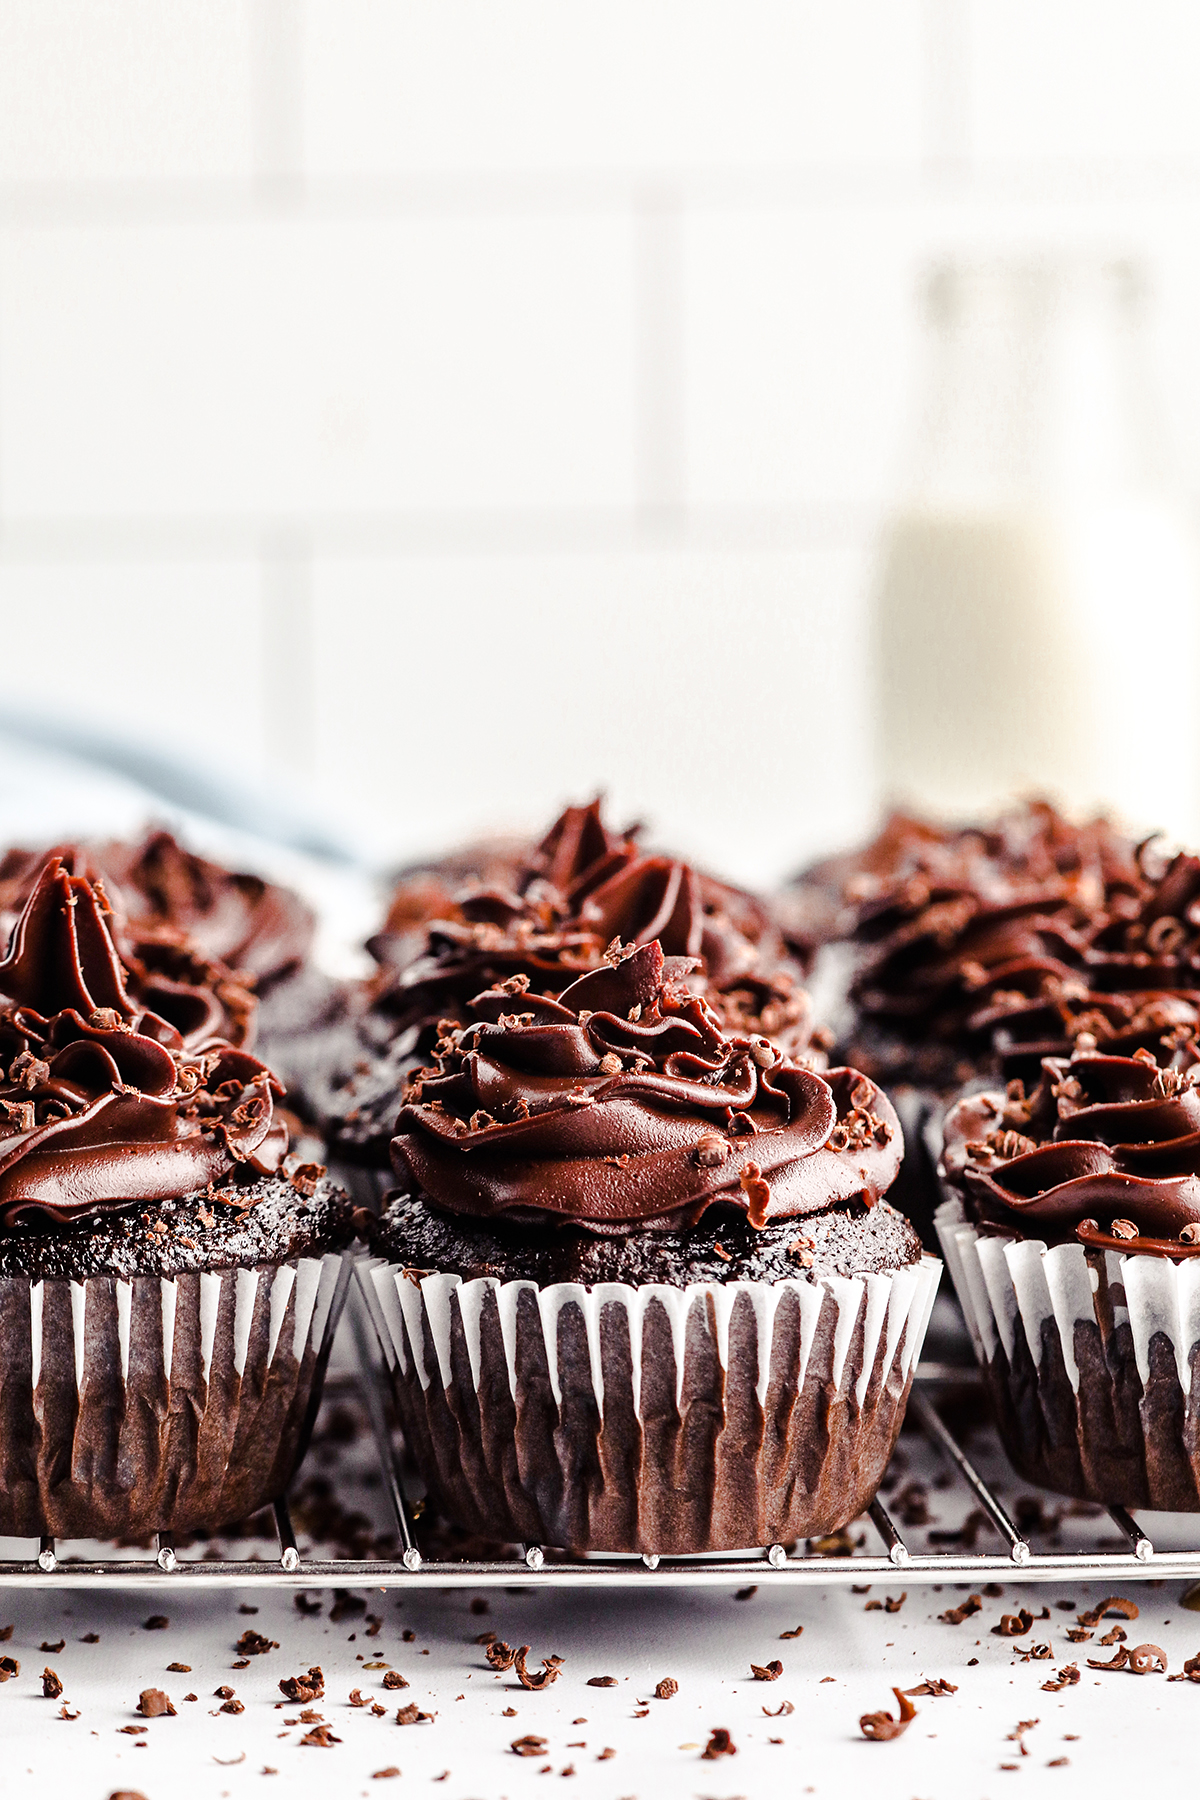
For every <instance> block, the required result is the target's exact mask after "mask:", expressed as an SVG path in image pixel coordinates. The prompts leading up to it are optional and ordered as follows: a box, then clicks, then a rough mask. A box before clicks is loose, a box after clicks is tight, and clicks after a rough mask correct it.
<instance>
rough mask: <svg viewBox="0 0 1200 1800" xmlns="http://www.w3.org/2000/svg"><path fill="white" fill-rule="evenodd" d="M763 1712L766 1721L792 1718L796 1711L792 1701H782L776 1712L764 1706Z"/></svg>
mask: <svg viewBox="0 0 1200 1800" xmlns="http://www.w3.org/2000/svg"><path fill="white" fill-rule="evenodd" d="M762 1710H763V1718H764V1719H786V1718H788V1717H790V1715H791V1714H792V1713H794V1712H795V1710H796V1709H795V1707H794V1706H793V1705H792V1703H791V1701H790V1700H781V1701H780V1703H779V1705H778V1706H777V1707H776V1708H775V1710H774V1711H772V1710H771V1708H770V1707H769V1706H764V1707H763V1709H762Z"/></svg>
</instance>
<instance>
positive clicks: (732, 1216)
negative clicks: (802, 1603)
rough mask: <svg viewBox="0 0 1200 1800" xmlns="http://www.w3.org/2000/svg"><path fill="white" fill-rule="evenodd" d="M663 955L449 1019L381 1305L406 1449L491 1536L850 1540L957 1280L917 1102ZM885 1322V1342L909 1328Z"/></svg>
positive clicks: (393, 1223) (383, 1243) (413, 1134)
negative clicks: (732, 1008) (944, 1258)
mask: <svg viewBox="0 0 1200 1800" xmlns="http://www.w3.org/2000/svg"><path fill="white" fill-rule="evenodd" d="M694 972H695V971H694V965H693V963H692V960H691V959H689V958H686V957H678V956H666V955H664V952H663V948H662V947H661V946H660V944H659V943H658V942H657V941H651V942H649V943H647V944H643V945H640V946H632V945H631V946H626V947H611V948H610V949H609V950H608V952H607V954H606V955H605V956H604V957H603V958H602V960H601V961H600V963H599V964H598V966H596V967H595V968H591V969H589V970H587V972H585V973H583V974H581V975H578V976H577V978H576V979H575V980H574V981H572V982H571V983H570V984H569V985H568V986H565V987H562V988H560V989H559V991H558V993H557V996H556V997H550V996H548V995H546V994H542V993H538V992H537V991H536V989H535V987H534V984H533V983H532V982H531V981H530V979H529V978H528V977H527V976H526V975H524V974H518V975H516V976H513V977H510V978H508V979H507V980H505V981H504V982H502V983H501V984H499V985H498V986H495V987H493V988H490V989H488V990H486V991H484V992H482V993H479V994H477V995H476V997H475V998H474V999H473V1000H472V1001H470V1002H469V1003H468V1004H467V1005H466V1007H465V1008H464V1009H463V1015H462V1017H461V1019H460V1020H459V1021H458V1022H453V1023H452V1022H450V1021H446V1022H445V1023H444V1024H443V1027H442V1030H441V1033H440V1036H439V1039H438V1043H437V1047H436V1056H435V1065H434V1066H433V1067H431V1068H429V1069H427V1070H425V1071H424V1072H423V1073H422V1074H421V1075H420V1076H419V1077H418V1078H416V1079H415V1080H414V1082H413V1083H412V1084H411V1085H410V1088H409V1090H408V1093H407V1097H406V1103H405V1106H404V1108H403V1110H402V1112H401V1115H400V1119H399V1128H398V1131H397V1135H396V1138H395V1141H394V1144H393V1157H394V1161H395V1168H396V1174H397V1177H398V1178H399V1182H400V1186H401V1189H402V1193H403V1197H402V1198H399V1199H397V1200H395V1201H394V1202H393V1203H392V1204H391V1206H390V1207H389V1208H388V1210H387V1212H386V1214H385V1215H384V1217H383V1218H382V1219H381V1220H380V1221H378V1222H376V1223H375V1224H374V1225H373V1227H372V1231H373V1238H372V1247H373V1249H374V1250H375V1252H376V1254H377V1256H378V1257H379V1258H380V1259H381V1260H380V1261H379V1262H378V1263H376V1264H375V1265H374V1267H373V1269H372V1270H371V1271H369V1272H368V1273H366V1274H365V1277H364V1290H365V1292H366V1294H367V1296H368V1300H369V1302H370V1303H371V1305H372V1309H373V1311H374V1313H375V1317H376V1322H377V1325H378V1326H379V1327H380V1331H381V1337H382V1339H383V1341H384V1344H385V1348H388V1347H389V1346H390V1349H389V1355H390V1360H391V1363H392V1368H393V1376H394V1380H395V1389H396V1396H397V1404H398V1407H399V1409H400V1414H401V1417H402V1419H403V1422H404V1426H405V1432H406V1436H407V1439H408V1441H409V1443H410V1445H411V1446H412V1448H413V1450H414V1453H415V1455H416V1456H417V1459H418V1462H419V1464H420V1465H421V1467H422V1470H423V1472H424V1473H425V1475H426V1478H427V1480H428V1481H429V1483H430V1486H431V1489H432V1490H433V1491H434V1493H435V1495H436V1496H437V1498H438V1501H439V1503H440V1504H441V1505H442V1506H443V1507H444V1509H445V1510H446V1511H447V1513H448V1514H449V1515H450V1516H451V1517H453V1518H455V1519H456V1520H457V1521H458V1522H459V1523H461V1524H463V1525H465V1526H467V1527H468V1528H469V1529H471V1530H473V1531H477V1532H479V1533H481V1534H482V1535H484V1536H490V1537H493V1538H495V1537H500V1538H505V1539H508V1538H512V1537H526V1538H533V1539H534V1540H535V1541H548V1542H552V1543H561V1544H567V1545H569V1546H571V1547H573V1548H576V1549H609V1550H634V1549H638V1550H643V1551H647V1550H653V1551H655V1552H658V1553H663V1552H668V1553H669V1552H683V1551H692V1550H701V1549H715V1548H733V1547H741V1546H747V1545H751V1544H756V1543H762V1542H771V1541H774V1540H776V1539H778V1540H792V1539H795V1538H796V1537H799V1536H804V1535H811V1534H814V1533H818V1532H821V1531H825V1530H831V1529H834V1528H835V1527H836V1526H838V1525H840V1524H842V1523H844V1522H845V1521H846V1519H848V1518H851V1517H853V1516H854V1515H855V1514H856V1513H857V1512H858V1511H859V1510H861V1508H862V1506H864V1505H865V1504H866V1503H867V1501H868V1500H869V1499H870V1496H871V1494H872V1493H873V1492H874V1489H875V1487H876V1485H877V1484H878V1482H879V1480H880V1478H881V1477H882V1474H883V1471H884V1469H885V1467H886V1464H887V1460H888V1457H889V1455H890V1453H891V1448H892V1444H893V1442H894V1439H895V1435H896V1432H897V1431H898V1430H899V1426H900V1420H901V1417H902V1414H903V1408H904V1402H905V1399H906V1396H907V1392H908V1384H909V1380H910V1379H911V1371H912V1358H913V1357H914V1356H915V1353H916V1348H917V1345H918V1343H919V1340H920V1337H921V1335H922V1334H923V1331H924V1325H925V1320H926V1316H927V1313H928V1307H929V1305H931V1304H932V1294H933V1289H934V1287H935V1286H936V1268H937V1265H936V1264H931V1261H930V1259H928V1258H924V1259H923V1258H922V1255H921V1247H920V1243H919V1241H918V1239H917V1237H916V1234H915V1233H914V1232H913V1230H912V1228H911V1227H910V1226H909V1225H908V1224H907V1222H906V1221H905V1220H904V1219H903V1218H901V1216H900V1215H899V1214H897V1213H896V1212H895V1211H894V1210H893V1209H892V1208H891V1207H890V1206H888V1204H887V1202H886V1200H885V1199H884V1198H883V1196H884V1195H885V1193H886V1191H887V1189H888V1188H889V1186H890V1184H891V1183H892V1181H893V1180H894V1177H895V1173H896V1170H897V1168H898V1167H899V1163H900V1157H901V1153H902V1139H901V1133H900V1128H899V1124H898V1122H897V1119H896V1116H895V1113H894V1112H893V1110H892V1108H891V1106H890V1105H889V1103H888V1101H887V1099H886V1097H885V1096H884V1095H883V1094H882V1093H881V1092H880V1090H879V1089H878V1088H877V1087H876V1086H875V1084H874V1083H873V1082H871V1081H870V1080H869V1079H867V1078H866V1077H865V1076H862V1075H860V1074H858V1073H857V1072H856V1071H854V1070H852V1069H835V1070H831V1071H829V1072H828V1073H820V1072H818V1071H817V1070H814V1069H812V1068H810V1067H808V1066H805V1065H803V1064H801V1063H800V1062H797V1061H795V1060H793V1059H792V1058H790V1057H788V1056H787V1055H785V1053H784V1052H783V1051H782V1050H781V1049H780V1047H779V1046H778V1044H775V1043H773V1042H771V1041H770V1040H769V1039H768V1038H767V1037H765V1036H763V1035H762V1034H758V1033H755V1034H748V1033H744V1032H740V1031H738V1030H736V1029H734V1028H733V1027H731V1026H730V1025H728V1023H726V1022H725V1021H724V1020H723V1019H722V1017H721V1015H720V1013H719V1012H718V1010H717V1008H716V1007H715V1006H714V1005H713V1004H712V1003H711V1002H710V1001H709V999H708V998H707V997H706V995H705V994H704V993H699V994H698V993H694V992H692V991H691V990H690V989H689V987H688V985H687V981H688V979H689V977H690V975H691V974H692V973H694ZM885 1321H887V1329H886V1330H885V1329H884V1326H885Z"/></svg>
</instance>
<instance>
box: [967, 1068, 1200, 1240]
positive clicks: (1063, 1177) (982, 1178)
mask: <svg viewBox="0 0 1200 1800" xmlns="http://www.w3.org/2000/svg"><path fill="white" fill-rule="evenodd" d="M943 1166H944V1171H945V1175H946V1179H947V1181H949V1182H950V1183H951V1184H952V1185H953V1186H954V1187H956V1188H957V1189H959V1191H960V1192H961V1193H962V1194H963V1196H964V1198H965V1200H966V1203H967V1207H968V1210H969V1211H970V1212H971V1213H972V1214H973V1215H974V1216H975V1217H976V1218H977V1219H979V1220H980V1221H981V1222H982V1223H984V1225H985V1226H987V1227H989V1228H992V1229H999V1230H1002V1231H1010V1232H1012V1233H1014V1234H1015V1235H1018V1236H1021V1237H1031V1238H1039V1239H1043V1240H1044V1241H1046V1242H1048V1243H1052V1244H1060V1243H1068V1242H1072V1241H1078V1242H1080V1243H1082V1244H1085V1245H1087V1246H1089V1247H1092V1248H1097V1249H1105V1250H1116V1251H1122V1252H1131V1251H1137V1252H1148V1253H1150V1254H1152V1255H1156V1256H1170V1257H1181V1256H1194V1255H1196V1254H1197V1252H1200V1051H1198V1049H1197V1045H1196V1041H1195V1038H1194V1037H1193V1036H1191V1035H1183V1036H1181V1037H1180V1039H1179V1040H1178V1042H1177V1044H1176V1047H1175V1049H1174V1051H1173V1052H1168V1051H1163V1052H1160V1055H1159V1057H1157V1058H1156V1057H1155V1056H1154V1055H1153V1054H1152V1053H1151V1052H1150V1051H1149V1050H1147V1049H1138V1050H1137V1051H1135V1052H1134V1054H1133V1055H1132V1056H1112V1055H1104V1054H1101V1053H1099V1052H1097V1051H1095V1050H1083V1051H1076V1053H1075V1054H1074V1055H1073V1056H1071V1057H1069V1058H1067V1057H1048V1058H1046V1060H1045V1061H1044V1063H1043V1065H1042V1073H1041V1079H1040V1080H1039V1081H1038V1083H1037V1085H1036V1087H1035V1088H1034V1089H1033V1091H1032V1093H1031V1094H1029V1095H1028V1096H1027V1095H1026V1093H1025V1089H1024V1086H1023V1084H1022V1083H1021V1082H1020V1081H1013V1082H1010V1084H1009V1087H1008V1090H1007V1092H1003V1093H1001V1092H995V1093H977V1094H969V1095H966V1096H964V1097H963V1098H962V1099H961V1100H959V1101H958V1102H957V1103H956V1105H954V1106H953V1107H952V1108H951V1110H950V1112H949V1114H948V1115H947V1118H946V1122H945V1150H944V1157H943Z"/></svg>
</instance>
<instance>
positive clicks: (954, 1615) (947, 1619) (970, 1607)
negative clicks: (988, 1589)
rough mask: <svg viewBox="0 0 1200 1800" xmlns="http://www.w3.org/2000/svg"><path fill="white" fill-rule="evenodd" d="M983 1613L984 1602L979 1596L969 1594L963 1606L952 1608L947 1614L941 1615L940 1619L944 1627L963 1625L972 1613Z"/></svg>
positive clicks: (939, 1615)
mask: <svg viewBox="0 0 1200 1800" xmlns="http://www.w3.org/2000/svg"><path fill="white" fill-rule="evenodd" d="M982 1611H983V1601H982V1600H981V1599H980V1597H979V1595H978V1594H969V1595H968V1596H967V1598H966V1599H965V1600H964V1601H963V1602H962V1605H961V1606H952V1607H950V1608H949V1610H948V1611H947V1612H944V1613H939V1614H938V1618H939V1619H940V1620H941V1621H942V1623H943V1624H944V1625H961V1624H962V1623H963V1620H964V1619H969V1618H970V1617H971V1614H972V1613H977V1612H982Z"/></svg>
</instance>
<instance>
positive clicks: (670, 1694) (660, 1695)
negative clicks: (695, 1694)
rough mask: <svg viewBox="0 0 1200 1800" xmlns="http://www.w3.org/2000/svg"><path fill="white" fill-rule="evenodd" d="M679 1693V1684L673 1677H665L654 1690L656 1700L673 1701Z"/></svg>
mask: <svg viewBox="0 0 1200 1800" xmlns="http://www.w3.org/2000/svg"><path fill="white" fill-rule="evenodd" d="M678 1692H679V1683H678V1682H677V1681H676V1680H675V1679H674V1677H673V1676H671V1675H665V1676H664V1677H663V1679H662V1680H661V1681H660V1682H659V1684H658V1686H657V1687H656V1688H655V1690H654V1698H655V1699H656V1700H671V1699H673V1698H674V1696H675V1695H676V1694H677V1693H678Z"/></svg>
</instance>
